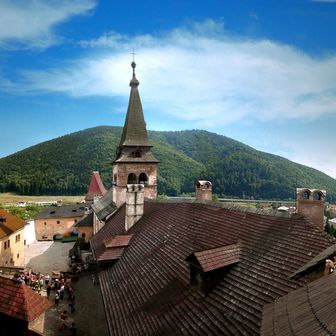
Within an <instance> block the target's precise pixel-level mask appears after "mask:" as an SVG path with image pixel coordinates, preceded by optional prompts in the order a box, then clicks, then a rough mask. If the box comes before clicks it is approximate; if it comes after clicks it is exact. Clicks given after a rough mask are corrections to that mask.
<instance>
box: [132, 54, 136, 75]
mask: <svg viewBox="0 0 336 336" xmlns="http://www.w3.org/2000/svg"><path fill="white" fill-rule="evenodd" d="M131 55H133V61H132V63H131V67H132V68H133V77H135V67H136V63H135V62H134V55H136V53H135V52H132V53H131Z"/></svg>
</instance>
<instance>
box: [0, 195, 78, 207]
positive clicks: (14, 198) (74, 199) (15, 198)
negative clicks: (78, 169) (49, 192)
mask: <svg viewBox="0 0 336 336" xmlns="http://www.w3.org/2000/svg"><path fill="white" fill-rule="evenodd" d="M83 199H84V196H22V195H16V194H11V193H0V204H4V205H15V204H17V203H18V202H51V201H58V200H62V202H63V203H65V204H68V203H78V202H81V201H82V200H83Z"/></svg>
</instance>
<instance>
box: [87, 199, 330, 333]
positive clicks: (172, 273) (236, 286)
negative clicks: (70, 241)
mask: <svg viewBox="0 0 336 336" xmlns="http://www.w3.org/2000/svg"><path fill="white" fill-rule="evenodd" d="M122 234H125V205H124V206H122V207H121V208H120V209H119V210H118V211H116V212H115V213H114V215H113V216H112V217H111V218H110V219H109V220H108V221H107V223H106V224H105V225H104V226H103V228H102V229H101V230H100V231H98V233H97V234H96V235H95V236H94V237H93V239H92V241H91V246H92V248H93V250H94V252H95V253H96V251H98V252H99V249H100V248H101V246H102V245H103V244H104V242H105V241H106V240H107V239H109V238H110V237H112V236H115V235H122ZM126 234H133V237H132V240H131V242H130V245H129V246H128V247H127V248H126V249H125V250H124V251H123V254H122V256H121V257H120V259H119V260H118V262H117V263H115V264H114V265H113V266H111V267H108V268H106V269H103V270H102V271H101V272H100V273H99V280H100V284H101V290H102V295H103V300H104V305H105V309H106V316H107V320H108V324H109V328H110V333H111V334H113V335H125V334H128V335H163V334H165V335H168V334H172V335H176V334H183V335H232V336H233V335H234V336H237V335H259V333H260V325H261V318H262V309H263V306H264V305H265V304H267V303H271V302H273V301H274V300H275V299H277V298H279V297H281V296H283V295H286V294H287V293H288V292H290V291H292V290H294V289H296V288H297V287H299V286H303V285H304V284H305V281H304V280H303V279H298V280H296V279H290V278H289V275H291V274H292V273H293V272H295V270H297V269H298V268H299V267H301V265H302V264H303V263H306V262H308V261H309V260H310V259H311V258H313V257H314V256H316V255H317V254H319V253H320V252H321V251H322V250H324V249H325V248H326V247H328V246H330V245H331V244H333V242H334V240H333V239H331V238H329V237H328V236H327V235H325V234H324V233H323V232H321V231H320V230H319V229H318V228H317V227H316V226H314V225H312V224H311V223H310V222H309V221H307V220H306V219H304V218H303V217H300V216H295V217H293V218H288V217H274V216H267V215H261V214H257V213H249V212H243V211H239V210H235V209H230V208H224V207H220V206H213V205H211V204H201V203H196V202H194V203H186V202H172V201H170V202H155V201H146V202H145V209H144V215H143V217H142V218H141V219H140V220H139V221H138V222H137V223H136V224H135V225H134V226H133V227H132V228H131V229H130V230H129V231H128V232H127V233H126ZM237 241H240V246H241V253H240V256H239V260H240V261H239V262H238V263H234V264H232V265H231V267H230V268H229V269H228V271H227V272H226V274H225V276H223V277H222V278H220V279H219V282H218V284H217V285H216V287H215V288H214V289H213V290H211V291H210V292H209V293H208V294H207V295H204V293H202V292H200V291H199V290H198V289H197V288H195V287H193V286H191V285H190V270H189V267H188V264H187V263H186V261H185V259H186V258H187V257H188V256H190V255H191V254H192V253H193V252H195V251H204V250H211V249H214V248H216V247H221V246H227V245H232V244H236V243H237Z"/></svg>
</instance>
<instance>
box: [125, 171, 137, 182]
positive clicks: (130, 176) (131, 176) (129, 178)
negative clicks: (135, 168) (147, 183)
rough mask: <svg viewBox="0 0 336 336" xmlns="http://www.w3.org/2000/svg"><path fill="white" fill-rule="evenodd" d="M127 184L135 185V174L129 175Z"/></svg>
mask: <svg viewBox="0 0 336 336" xmlns="http://www.w3.org/2000/svg"><path fill="white" fill-rule="evenodd" d="M127 184H137V177H136V175H135V174H133V173H131V174H129V175H128V178H127Z"/></svg>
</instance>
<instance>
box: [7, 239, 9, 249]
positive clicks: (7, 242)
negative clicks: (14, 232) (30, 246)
mask: <svg viewBox="0 0 336 336" xmlns="http://www.w3.org/2000/svg"><path fill="white" fill-rule="evenodd" d="M7 246H8V248H10V240H8V241H7Z"/></svg>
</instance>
